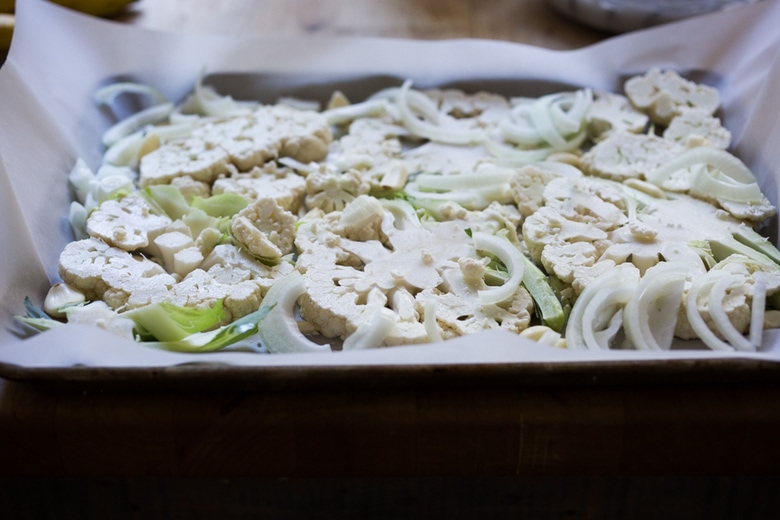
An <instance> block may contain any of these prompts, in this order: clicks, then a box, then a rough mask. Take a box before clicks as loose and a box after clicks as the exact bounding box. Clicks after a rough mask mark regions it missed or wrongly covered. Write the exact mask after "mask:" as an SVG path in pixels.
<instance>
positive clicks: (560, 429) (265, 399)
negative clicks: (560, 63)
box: [0, 0, 780, 519]
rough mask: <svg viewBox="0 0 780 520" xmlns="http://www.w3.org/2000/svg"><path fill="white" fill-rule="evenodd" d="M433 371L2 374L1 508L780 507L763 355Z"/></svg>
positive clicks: (639, 513) (267, 15)
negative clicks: (128, 383) (653, 371)
mask: <svg viewBox="0 0 780 520" xmlns="http://www.w3.org/2000/svg"><path fill="white" fill-rule="evenodd" d="M119 19H120V20H121V21H122V22H124V23H128V24H135V25H139V26H143V27H150V28H155V29H165V30H181V31H195V32H198V31H212V32H214V31H216V32H223V33H231V32H241V33H246V32H257V33H272V34H284V35H298V34H329V35H331V34H337V35H360V36H368V35H370V36H385V37H411V38H425V39H441V38H464V37H465V38H470V37H473V38H494V39H501V40H508V41H514V42H522V43H528V44H533V45H538V46H543V47H548V48H552V49H572V48H577V47H581V46H584V45H588V44H591V43H594V42H597V41H600V40H602V39H604V38H605V37H606V36H607V35H605V34H603V33H600V32H598V31H594V30H590V29H587V28H584V27H580V26H578V25H576V24H574V23H572V22H571V21H569V20H566V19H564V18H562V17H560V16H559V15H558V14H556V13H555V12H553V11H551V10H550V9H549V8H548V7H547V6H546V5H545V3H544V2H543V1H541V0H526V1H523V0H484V1H482V2H475V1H473V0H449V1H441V0H395V1H387V0H385V1H381V0H359V1H357V0H339V1H333V2H317V1H314V0H292V1H284V0H273V1H271V0H222V1H221V2H216V1H214V0H141V1H139V2H138V3H137V4H136V5H135V6H134V7H133V8H132V10H131V11H130V12H129V13H128V14H126V15H123V16H122V17H120V18H119ZM434 376H435V374H434ZM431 381H432V382H433V384H426V385H422V384H419V381H416V380H410V381H409V382H408V383H407V384H404V382H403V381H402V380H401V381H399V380H398V379H396V380H395V381H394V385H393V386H392V387H391V388H382V387H381V385H372V386H371V387H370V388H361V386H360V385H359V384H352V385H343V384H342V385H340V384H334V385H330V386H329V385H324V384H308V385H305V384H304V385H297V386H295V387H285V386H283V385H282V386H279V387H274V386H270V387H269V388H266V389H263V390H260V391H258V390H255V391H249V390H243V389H231V390H228V391H214V390H212V389H211V388H209V387H208V385H207V384H204V385H203V387H202V388H196V389H193V388H187V389H183V388H176V387H175V385H174V386H168V387H166V388H160V387H156V388H153V389H151V390H149V389H145V388H134V389H132V390H130V391H128V390H127V389H116V388H111V387H107V388H103V387H100V386H95V385H78V384H75V385H69V386H67V387H64V388H63V387H48V386H42V385H37V384H27V383H18V382H12V381H0V477H3V479H2V480H0V517H2V518H40V517H45V516H47V514H48V513H50V512H52V511H56V510H58V509H62V508H63V507H75V508H77V510H79V508H80V510H81V511H82V512H83V513H84V515H83V516H81V517H82V518H91V517H95V518H98V517H99V518H110V517H122V518H124V517H127V518H131V517H132V518H136V517H143V516H142V515H143V513H151V514H150V515H149V517H154V518H157V517H160V518H162V517H176V516H175V514H174V512H175V511H178V512H181V511H186V512H188V513H190V514H189V515H187V517H188V518H199V517H204V518H213V517H215V516H216V515H215V514H214V513H215V511H216V510H217V508H221V510H222V511H223V512H227V513H233V515H234V516H239V513H251V514H252V516H253V517H255V516H259V515H260V514H273V513H278V514H281V513H287V514H289V513H290V512H291V511H293V510H305V511H307V512H308V513H309V515H308V516H309V517H316V518H326V517H334V518H352V517H360V518H394V517H396V515H395V514H396V513H399V512H400V504H402V503H403V501H412V502H413V503H416V504H417V505H419V506H421V508H422V509H421V510H425V511H427V514H422V513H420V514H418V515H416V516H415V515H406V516H407V517H414V518H417V517H418V516H419V517H423V516H424V517H426V518H438V517H440V516H444V515H448V516H454V517H473V516H480V517H485V518H502V517H510V516H511V517H513V518H514V517H516V515H517V514H518V513H527V514H529V515H531V516H529V517H533V518H564V517H565V518H593V517H595V516H594V515H595V514H597V513H603V517H608V518H627V517H629V516H631V517H632V518H662V517H663V518H687V519H690V518H705V517H707V515H706V513H707V511H708V510H710V509H712V510H720V509H718V508H723V507H726V508H731V509H730V510H732V511H735V510H740V511H741V515H742V516H737V517H738V518H743V519H747V518H767V517H766V516H763V515H764V514H765V513H766V512H768V511H773V510H777V508H778V506H779V505H780V504H778V498H777V496H778V494H777V493H776V489H777V484H778V479H777V478H776V477H775V476H773V475H776V474H777V472H778V470H779V469H780V442H778V438H780V404H778V403H780V384H778V377H777V371H769V372H764V375H763V376H761V377H756V378H755V379H752V380H746V379H745V378H744V377H740V374H739V373H734V372H733V371H718V370H714V371H712V372H711V373H710V375H709V376H708V377H704V378H701V377H700V378H697V379H696V380H691V379H688V377H687V376H686V374H685V373H684V372H682V373H680V372H678V373H676V374H672V375H669V374H668V373H667V374H666V375H665V376H664V377H661V378H660V379H653V378H648V377H641V375H640V376H639V377H636V378H635V379H631V378H629V379H626V378H625V377H624V378H623V379H621V380H610V379H609V378H607V379H606V380H597V379H596V380H583V379H582V378H580V379H576V380H572V381H571V382H569V383H564V384H555V385H548V384H544V383H540V382H539V381H535V382H534V381H532V382H528V383H525V384H521V383H514V384H513V383H512V382H511V381H508V380H507V379H506V378H503V379H502V380H501V381H497V382H495V384H482V385H471V384H454V383H453V379H452V378H446V377H445V378H443V379H441V382H442V384H441V385H439V384H438V383H437V381H438V380H437V379H435V378H434V379H431ZM672 475H677V476H672ZM680 475H686V477H681V476H680ZM182 477H187V478H186V479H182ZM366 477H370V478H366ZM400 477H403V478H400ZM13 497H16V498H13ZM19 497H22V498H21V499H20V498H19ZM659 497H662V498H663V500H660V498H659ZM47 501H48V502H47ZM664 504H665V505H664ZM662 505H663V507H664V508H668V507H671V508H672V509H674V510H675V511H677V512H678V513H680V514H676V513H674V512H673V511H672V510H670V509H666V513H663V512H662V509H661V508H662ZM426 508H427V509H426ZM675 508H676V509H675ZM743 508H744V509H743ZM20 511H21V512H25V511H26V512H27V513H30V514H28V515H27V516H25V515H23V514H20ZM87 513H89V514H87ZM111 513H113V514H111ZM533 515H536V516H533ZM225 516H227V517H229V516H230V515H228V514H225ZM288 516H289V515H288ZM51 517H54V516H51ZM710 517H712V516H710ZM719 518H720V516H719Z"/></svg>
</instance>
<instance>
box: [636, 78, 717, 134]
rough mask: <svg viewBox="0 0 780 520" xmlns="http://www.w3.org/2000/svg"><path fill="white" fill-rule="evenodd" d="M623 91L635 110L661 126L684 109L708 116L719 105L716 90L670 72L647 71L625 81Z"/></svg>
mask: <svg viewBox="0 0 780 520" xmlns="http://www.w3.org/2000/svg"><path fill="white" fill-rule="evenodd" d="M624 91H625V93H626V96H627V97H628V98H629V99H630V100H631V103H633V104H634V106H635V107H637V108H638V109H640V110H643V111H647V113H648V114H649V115H650V118H651V119H652V120H653V121H654V122H655V123H658V124H661V125H664V126H665V125H668V124H669V122H670V121H671V120H672V118H673V117H675V116H677V115H679V114H680V113H681V111H682V110H683V109H685V108H697V109H700V110H702V111H704V112H706V113H707V114H709V115H712V114H714V113H715V111H716V110H717V109H718V107H719V106H720V94H719V93H718V90H717V89H715V88H712V87H710V86H707V85H702V84H697V83H694V82H692V81H689V80H687V79H685V78H683V77H681V76H680V75H679V74H678V73H677V72H675V71H673V70H665V71H661V70H660V69H658V68H653V69H650V70H649V71H648V72H647V73H646V74H644V75H642V76H634V77H632V78H629V79H628V81H626V83H625V85H624Z"/></svg>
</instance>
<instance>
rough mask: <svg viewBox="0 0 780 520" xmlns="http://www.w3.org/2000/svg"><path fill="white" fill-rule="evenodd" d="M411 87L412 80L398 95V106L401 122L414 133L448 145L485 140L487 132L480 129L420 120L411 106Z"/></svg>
mask: <svg viewBox="0 0 780 520" xmlns="http://www.w3.org/2000/svg"><path fill="white" fill-rule="evenodd" d="M411 85H412V82H411V81H410V80H406V81H405V82H404V83H403V86H401V88H400V89H399V90H398V93H397V95H396V106H397V107H398V113H399V115H400V117H401V121H402V122H403V123H404V125H405V126H406V127H407V128H408V129H409V130H410V131H411V132H412V133H414V134H416V135H418V136H420V137H423V138H425V139H429V140H431V141H436V142H440V143H447V144H473V143H479V142H481V141H483V140H484V139H485V132H484V131H482V130H479V129H463V128H447V127H444V126H441V125H437V124H432V123H429V122H427V121H423V120H422V119H419V118H418V117H417V116H416V115H414V113H412V109H411V107H410V106H409V97H408V93H409V89H410V88H411Z"/></svg>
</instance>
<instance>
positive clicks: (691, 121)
mask: <svg viewBox="0 0 780 520" xmlns="http://www.w3.org/2000/svg"><path fill="white" fill-rule="evenodd" d="M663 138H664V139H669V140H671V141H675V142H678V143H680V144H681V145H683V146H686V147H691V146H711V147H713V148H720V149H721V150H726V149H727V148H728V147H729V146H730V145H731V132H729V131H728V129H727V128H726V127H724V126H723V125H721V123H720V119H718V118H717V117H714V116H712V115H710V114H708V113H707V112H705V111H703V110H698V109H686V110H681V111H680V114H679V115H677V116H675V117H674V118H672V121H671V122H670V123H669V126H668V127H667V128H666V129H665V130H664V132H663Z"/></svg>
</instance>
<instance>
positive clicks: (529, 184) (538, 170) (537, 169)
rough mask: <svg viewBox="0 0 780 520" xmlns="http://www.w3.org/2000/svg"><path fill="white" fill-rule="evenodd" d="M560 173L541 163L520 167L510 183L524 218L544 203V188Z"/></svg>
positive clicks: (516, 203) (513, 196) (513, 195)
mask: <svg viewBox="0 0 780 520" xmlns="http://www.w3.org/2000/svg"><path fill="white" fill-rule="evenodd" d="M558 177H560V175H559V174H557V173H555V172H553V171H552V170H550V169H548V168H544V167H543V166H541V165H540V164H529V165H528V166H523V167H521V168H518V170H517V172H515V174H514V175H513V176H512V179H511V180H510V181H509V185H510V187H511V188H512V198H513V199H514V201H515V205H516V206H517V209H518V210H519V211H520V214H521V215H522V216H523V218H525V217H527V216H529V215H531V214H532V213H533V212H535V211H536V210H537V209H539V208H540V207H541V206H542V205H543V204H544V190H545V188H546V187H547V185H548V184H549V183H550V182H551V181H552V180H553V179H557V178H558Z"/></svg>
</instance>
